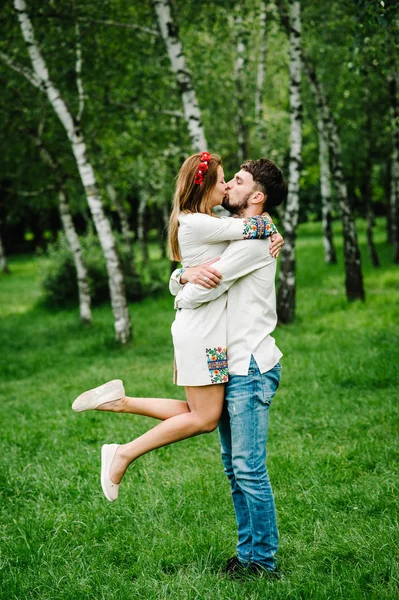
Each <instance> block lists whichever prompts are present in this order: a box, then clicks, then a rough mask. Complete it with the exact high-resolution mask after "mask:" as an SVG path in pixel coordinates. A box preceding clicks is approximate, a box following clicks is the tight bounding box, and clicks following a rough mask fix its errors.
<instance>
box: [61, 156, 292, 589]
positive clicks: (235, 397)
mask: <svg viewBox="0 0 399 600" xmlns="http://www.w3.org/2000/svg"><path fill="white" fill-rule="evenodd" d="M286 196H287V185H286V182H285V180H284V177H283V175H282V173H281V171H280V169H279V168H278V167H277V166H276V165H275V164H274V163H273V161H271V160H268V159H259V160H256V161H247V162H245V163H244V164H243V165H241V168H240V171H239V172H238V173H237V174H236V175H235V176H234V178H233V179H232V180H231V181H229V182H228V183H226V182H225V180H224V173H223V168H222V164H221V160H220V157H219V156H218V155H215V154H209V153H208V152H202V153H201V154H195V155H193V156H190V157H189V158H188V159H187V160H186V161H185V162H184V164H183V165H182V167H181V169H180V172H179V175H178V179H177V183H176V191H175V196H174V205H173V210H172V214H171V217H170V226H169V245H170V252H171V258H172V259H173V260H181V263H182V265H183V268H182V269H178V270H176V271H175V272H174V273H173V274H172V276H171V280H170V290H171V292H172V294H174V295H175V296H176V299H175V308H176V309H177V312H176V318H175V320H174V322H173V324H172V336H173V344H174V350H175V383H177V385H180V386H184V388H185V392H186V397H187V402H182V401H179V400H174V399H169V398H133V397H129V396H126V395H125V390H124V387H123V383H122V381H120V380H114V381H110V382H108V383H106V384H104V385H101V386H99V387H97V388H95V389H93V390H89V391H87V392H84V393H83V394H81V395H80V396H79V397H78V398H76V400H75V401H74V403H73V405H72V408H73V409H74V410H75V411H76V412H82V411H85V410H92V409H96V410H104V411H112V412H126V413H133V414H140V415H145V416H149V417H154V418H156V419H160V420H161V421H162V422H161V423H159V424H158V425H156V426H155V427H154V428H152V429H150V430H149V431H147V432H146V433H145V434H144V435H142V436H140V437H139V438H136V439H135V440H133V441H131V442H129V443H127V444H123V445H118V444H105V445H104V446H103V447H102V452H101V485H102V489H103V492H104V495H105V497H106V498H107V499H108V500H109V501H111V502H112V501H114V500H116V499H117V497H118V492H119V485H120V482H121V480H122V478H123V476H124V475H125V472H126V470H127V468H128V466H129V465H130V464H131V463H132V462H133V461H135V460H136V459H137V458H139V457H140V456H142V455H143V454H145V453H147V452H149V451H151V450H153V449H155V448H159V447H161V446H165V445H167V444H170V443H173V442H177V441H179V440H182V439H186V438H188V437H192V436H195V435H199V434H201V433H206V432H210V431H213V430H214V429H215V428H216V427H217V426H218V425H219V434H220V440H221V448H222V460H223V465H224V470H225V473H226V475H227V477H228V478H229V481H230V485H231V491H232V498H233V504H234V509H235V513H236V518H237V525H238V544H237V555H236V556H234V557H232V558H231V559H229V561H228V562H227V565H226V568H225V571H226V572H227V573H229V574H231V575H232V576H241V575H242V574H244V573H245V574H246V573H259V574H267V575H269V576H271V577H278V575H277V570H276V556H275V555H276V552H277V547H278V533H277V525H276V515H275V508H274V499H273V493H272V489H271V485H270V481H269V476H268V473H267V469H266V465H265V461H266V441H267V427H268V414H269V407H270V403H271V401H272V398H273V396H274V394H275V393H276V391H277V388H278V385H279V381H280V373H281V366H280V363H279V359H280V358H281V356H282V354H281V352H280V351H279V349H278V348H277V346H276V344H275V341H274V339H273V338H272V337H271V335H270V334H271V333H272V332H273V330H274V329H275V326H276V322H277V316H276V303H275V288H274V278H275V272H276V257H277V256H278V254H279V251H280V249H281V247H282V245H283V243H284V241H283V239H282V237H281V235H280V234H279V233H278V232H277V230H276V228H275V226H274V224H273V222H272V221H271V219H270V217H269V215H268V214H267V213H265V209H266V207H267V208H269V207H271V206H277V205H279V204H281V202H283V201H284V200H285V199H286ZM221 204H223V206H224V207H225V208H227V209H228V210H229V211H231V212H232V213H233V214H234V217H233V218H230V217H229V218H219V217H217V216H215V215H214V214H213V213H212V209H213V208H214V207H215V206H218V205H221ZM215 260H217V262H215Z"/></svg>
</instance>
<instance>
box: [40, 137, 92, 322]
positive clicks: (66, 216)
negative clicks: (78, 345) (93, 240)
mask: <svg viewBox="0 0 399 600" xmlns="http://www.w3.org/2000/svg"><path fill="white" fill-rule="evenodd" d="M32 139H33V141H34V143H35V144H36V146H37V148H38V150H39V153H40V156H41V159H42V160H43V162H44V163H45V164H46V165H48V166H49V167H50V168H51V169H52V171H53V174H54V178H55V181H56V187H57V189H58V206H59V210H60V217H61V223H62V227H63V229H64V233H65V237H66V240H67V242H68V246H69V248H70V250H71V253H72V257H73V262H74V264H75V269H76V277H77V284H78V297H79V313H80V320H81V322H82V323H84V324H86V325H90V324H91V322H92V315H91V298H90V284H89V274H88V272H87V267H86V264H85V261H84V258H83V251H82V246H81V243H80V240H79V236H78V234H77V231H76V229H75V225H74V222H73V219H72V215H71V211H70V208H69V200H68V190H67V188H66V185H65V182H64V177H63V173H62V172H61V170H60V166H59V164H58V162H57V160H56V159H55V158H54V156H52V155H51V153H50V152H49V150H48V149H47V148H46V147H45V146H44V145H43V143H42V141H41V139H40V138H39V137H36V136H32Z"/></svg>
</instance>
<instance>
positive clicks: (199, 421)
mask: <svg viewBox="0 0 399 600" xmlns="http://www.w3.org/2000/svg"><path fill="white" fill-rule="evenodd" d="M195 421H196V426H197V428H198V433H211V432H212V431H215V429H216V427H217V426H218V422H219V418H217V417H215V416H213V417H212V416H209V415H208V416H202V415H196V420H195Z"/></svg>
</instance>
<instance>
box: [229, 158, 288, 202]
mask: <svg viewBox="0 0 399 600" xmlns="http://www.w3.org/2000/svg"><path fill="white" fill-rule="evenodd" d="M240 168H241V169H243V170H244V171H248V173H251V175H252V177H253V178H254V182H255V187H256V189H258V190H259V191H260V192H263V193H264V194H265V196H266V201H265V207H266V206H267V207H270V206H279V205H280V204H282V203H283V202H284V201H285V200H286V199H287V194H288V187H287V182H286V180H285V179H284V177H283V173H282V171H281V169H279V168H278V166H277V165H276V163H274V162H273V161H272V160H269V159H268V158H259V159H258V160H247V161H245V163H243V164H242V165H241V167H240Z"/></svg>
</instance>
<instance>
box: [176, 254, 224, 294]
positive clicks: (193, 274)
mask: <svg viewBox="0 0 399 600" xmlns="http://www.w3.org/2000/svg"><path fill="white" fill-rule="evenodd" d="M219 258H220V257H219V256H217V257H216V258H213V259H212V260H210V261H208V262H206V263H204V264H203V265H198V267H187V268H186V269H184V271H183V273H182V275H181V277H180V283H182V284H183V285H184V284H185V283H196V284H197V285H202V287H204V288H208V289H211V288H215V287H217V286H218V285H220V283H221V281H222V274H221V273H219V271H218V270H217V269H214V268H213V267H211V265H212V264H213V263H214V262H216V261H217V260H219Z"/></svg>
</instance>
